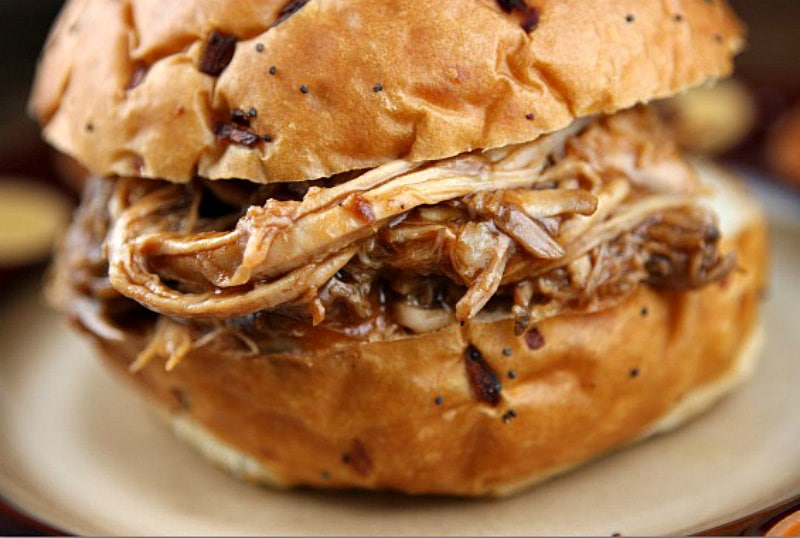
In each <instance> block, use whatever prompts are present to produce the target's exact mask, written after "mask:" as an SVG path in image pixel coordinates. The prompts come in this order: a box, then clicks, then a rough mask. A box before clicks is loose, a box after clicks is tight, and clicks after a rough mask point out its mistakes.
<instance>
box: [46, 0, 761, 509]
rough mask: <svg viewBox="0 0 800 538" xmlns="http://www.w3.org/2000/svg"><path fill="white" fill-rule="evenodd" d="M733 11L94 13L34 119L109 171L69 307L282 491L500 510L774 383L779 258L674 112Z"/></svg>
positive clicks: (461, 3) (162, 396) (550, 8)
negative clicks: (755, 363) (666, 122)
mask: <svg viewBox="0 0 800 538" xmlns="http://www.w3.org/2000/svg"><path fill="white" fill-rule="evenodd" d="M741 32H742V28H741V26H740V24H739V22H738V21H737V19H736V18H735V16H734V15H733V14H732V13H731V11H730V10H729V8H728V7H727V5H726V4H725V2H724V1H722V0H714V1H700V0H684V1H675V2H666V3H665V2H641V1H638V0H627V1H624V0H597V1H592V2H586V1H585V0H535V1H534V0H529V1H528V2H527V3H526V2H525V1H523V0H500V1H495V0H450V1H442V0H383V1H374V0H308V1H304V0H294V1H292V2H289V3H288V4H287V3H286V2H285V1H284V0H279V1H273V0H239V1H237V2H224V1H220V0H216V1H215V0H192V1H187V0H170V1H165V0H158V1H151V0H71V1H70V2H68V3H67V5H66V6H65V8H64V11H63V13H62V14H61V17H60V19H59V20H58V22H57V24H56V26H55V28H54V30H53V32H52V35H51V36H50V38H49V41H48V43H47V46H46V49H45V52H44V55H43V57H42V60H41V63H40V66H39V72H38V78H37V80H36V84H35V88H34V91H33V96H32V99H31V110H32V111H33V114H34V115H35V116H36V117H37V118H38V119H39V121H40V122H41V123H42V125H43V126H44V136H45V137H46V138H47V140H48V141H49V142H51V143H52V144H53V145H54V146H55V147H56V148H58V149H59V150H60V151H62V152H64V153H66V154H68V155H69V156H71V157H73V158H75V159H76V160H77V161H78V162H80V163H81V164H82V165H83V166H85V167H86V168H88V169H89V170H91V171H92V173H93V174H94V175H95V176H94V177H93V178H92V179H90V180H89V181H88V184H87V185H86V189H85V192H84V194H83V203H82V206H81V207H80V209H79V210H78V212H77V214H76V216H75V218H74V222H73V224H72V226H71V228H70V230H69V232H68V234H67V236H66V238H65V241H64V243H63V247H62V248H61V250H60V253H59V255H58V260H57V262H56V266H55V269H54V276H53V279H52V283H51V286H50V296H51V297H52V300H53V301H54V303H55V304H56V305H57V306H58V308H60V309H61V310H62V311H63V312H64V313H65V314H66V315H67V316H68V318H69V319H70V320H71V321H72V322H73V323H74V325H76V326H77V327H78V328H80V329H81V330H82V331H83V332H84V333H86V334H87V335H88V336H89V337H90V338H91V339H92V340H93V341H94V342H95V344H96V345H97V348H98V349H99V351H100V353H101V354H102V356H103V357H104V360H105V361H106V362H107V364H108V365H109V366H110V367H111V368H113V369H114V370H115V371H117V372H118V373H119V374H120V375H121V376H123V377H125V378H127V379H128V380H130V381H131V382H132V383H133V384H135V385H136V386H138V387H139V388H140V389H141V390H142V391H143V393H145V394H146V395H147V396H148V398H149V399H150V400H151V401H152V402H155V403H156V404H157V407H158V408H159V409H161V410H162V411H163V412H164V413H163V414H164V416H166V417H167V418H168V419H169V421H171V423H172V424H173V426H174V428H175V430H176V432H177V433H178V434H180V436H181V437H183V438H185V439H188V440H189V441H191V442H192V443H193V444H195V445H196V446H198V447H199V448H200V449H201V450H202V451H203V452H204V453H205V454H206V455H207V456H209V457H210V458H212V459H214V460H216V461H217V462H218V463H220V464H222V465H224V466H225V467H227V468H229V469H230V470H231V471H232V472H234V473H235V474H237V475H239V476H241V477H245V478H247V479H251V480H256V481H263V482H266V483H271V484H278V485H310V486H315V487H321V488H351V487H356V488H367V489H390V490H399V491H404V492H410V493H442V494H459V495H480V494H495V495H502V494H507V493H509V492H512V491H515V490H516V489H518V488H520V487H523V486H525V485H528V484H530V483H533V482H534V481H537V480H541V479H543V478H544V477H546V476H549V475H551V474H553V473H556V472H559V471H562V470H565V469H567V468H570V467H573V466H575V465H577V464H579V463H581V462H584V461H586V460H588V459H590V458H593V457H596V456H598V455H600V454H602V453H605V452H607V451H609V450H611V449H613V448H615V447H619V446H621V445H624V444H627V443H629V442H632V441H634V440H637V439H641V438H643V437H645V436H647V435H649V434H652V433H655V432H658V431H662V430H665V429H667V428H670V427H672V426H674V425H676V424H678V423H679V422H681V421H682V420H684V419H686V418H688V417H689V416H691V415H693V414H695V413H696V412H698V411H699V410H701V409H703V408H705V407H707V406H708V405H709V404H710V403H711V402H713V401H715V400H716V399H717V398H718V397H719V396H720V395H721V394H722V393H723V392H725V391H726V390H727V389H729V388H730V387H732V386H733V385H734V384H735V383H736V382H737V381H738V380H739V379H741V378H742V376H743V375H744V374H745V373H746V372H747V371H748V370H749V368H750V365H751V359H752V349H753V345H752V342H753V335H754V334H755V331H754V326H755V325H756V323H755V322H756V314H757V303H758V301H757V296H758V293H759V289H760V287H761V285H762V281H763V277H764V270H763V260H764V258H765V256H764V249H765V246H764V244H765V241H764V224H763V220H762V218H761V216H760V213H759V211H758V208H756V207H754V206H753V205H752V202H750V201H749V199H748V196H747V195H746V194H745V193H743V192H742V191H741V189H740V187H737V186H735V185H733V184H731V182H729V181H722V182H719V183H718V185H719V186H717V187H716V188H715V189H713V190H715V191H716V193H717V194H716V197H711V199H712V200H716V202H714V203H717V205H718V206H719V207H722V208H723V209H724V210H725V212H726V214H727V215H728V216H730V217H733V218H732V219H731V220H730V221H728V220H725V221H723V222H722V224H721V225H720V223H719V222H718V217H717V215H716V212H715V211H714V210H712V209H711V208H710V205H709V203H710V202H709V201H708V198H707V197H706V196H705V195H706V194H708V193H709V192H710V191H711V190H712V189H709V188H707V187H703V186H701V184H700V183H699V181H698V177H697V174H696V171H695V169H694V168H693V166H692V165H691V164H690V163H689V162H687V161H686V160H685V159H684V158H683V157H682V156H681V153H680V152H679V150H678V149H677V148H676V146H675V145H674V144H673V142H672V141H671V139H670V137H669V136H668V135H667V134H666V130H665V129H664V128H662V126H661V124H660V122H659V120H658V118H657V115H656V114H654V113H653V112H652V111H651V110H650V109H649V108H648V106H647V105H646V102H648V101H650V100H652V99H655V98H661V97H665V96H668V95H671V94H674V93H676V92H679V91H682V90H684V89H686V88H689V87H691V86H694V85H699V84H703V83H706V82H708V81H711V80H714V79H716V78H719V77H722V76H725V75H727V74H728V73H729V71H730V70H731V60H732V56H733V55H734V54H735V53H736V52H737V51H738V50H739V48H740V47H741V46H742V36H741Z"/></svg>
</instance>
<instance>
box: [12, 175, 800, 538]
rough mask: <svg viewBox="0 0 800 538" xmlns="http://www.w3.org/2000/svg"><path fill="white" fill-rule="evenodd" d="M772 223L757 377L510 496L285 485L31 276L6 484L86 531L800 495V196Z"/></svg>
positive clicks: (570, 529) (342, 528)
mask: <svg viewBox="0 0 800 538" xmlns="http://www.w3.org/2000/svg"><path fill="white" fill-rule="evenodd" d="M765 185H766V184H757V185H756V186H757V193H758V195H759V196H760V197H762V198H763V199H764V200H765V203H766V204H767V205H768V207H769V208H770V214H771V219H772V221H773V232H772V243H773V255H774V258H773V280H772V289H771V292H770V293H769V297H768V300H767V302H766V305H765V323H766V329H767V343H766V348H765V351H764V354H763V359H762V363H761V366H760V368H759V369H758V371H757V373H756V375H755V377H754V378H753V379H752V381H751V382H750V383H749V384H748V385H746V386H745V387H743V388H742V389H741V390H739V391H738V392H736V393H735V394H733V395H732V396H730V397H728V398H726V399H725V400H724V401H723V402H722V403H721V404H719V405H718V406H717V407H716V408H714V409H713V410H712V411H711V412H710V413H708V414H706V415H704V416H702V417H701V418H700V419H698V420H697V421H695V422H693V423H691V424H689V425H688V426H686V427H684V428H683V429H681V430H679V431H677V432H675V433H673V434H670V435H667V436H663V437H658V438H656V439H653V440H651V441H648V442H646V443H644V444H640V445H637V446H634V447H632V448H629V449H627V450H624V451H622V452H618V453H616V454H614V455H612V456H609V457H606V458H603V459H602V460H600V461H597V462H595V463H593V464H591V465H588V466H585V467H583V468H581V469H579V470H578V471H576V472H573V473H571V474H568V475H566V476H564V477H561V478H558V479H555V480H553V481H551V482H548V483H546V484H544V485H542V486H540V487H538V488H536V489H534V490H532V491H530V492H528V493H525V494H523V495H521V496H518V497H515V498H512V499H509V500H504V501H466V500H452V499H441V498H408V497H402V496H398V495H389V494H368V493H321V492H312V491H288V492H279V491H272V490H266V489H259V488H257V487H253V486H249V485H246V484H242V483H239V482H236V481H234V480H233V479H230V478H228V477H227V476H226V475H224V474H223V473H222V472H221V471H218V470H217V469H216V468H214V467H212V466H210V465H208V464H207V463H206V462H205V461H204V460H202V459H201V458H200V457H199V456H198V455H197V454H195V453H194V452H192V451H191V450H190V449H188V448H186V447H184V446H183V445H182V444H180V443H178V442H177V441H175V440H174V439H173V437H172V435H171V433H170V432H169V431H168V430H167V428H166V427H165V426H163V425H162V424H161V422H160V421H158V420H156V419H155V418H154V417H153V416H151V415H150V412H149V411H148V410H147V409H146V408H144V407H143V406H142V405H141V404H140V402H139V401H138V400H137V399H136V397H135V396H134V395H133V394H131V393H129V392H128V390H127V387H123V386H122V385H121V384H120V383H119V382H118V381H117V380H116V379H113V378H112V377H110V375H109V374H107V373H106V372H105V370H103V369H102V368H101V366H100V364H99V362H98V361H96V360H95V359H94V358H93V357H92V352H91V350H90V348H89V346H88V345H87V344H86V343H85V342H84V341H83V340H82V339H81V338H79V337H78V336H76V335H75V334H73V333H72V332H71V331H69V330H68V329H67V328H66V327H64V326H63V324H62V323H61V322H60V321H59V320H58V318H57V316H56V315H55V314H53V313H52V312H50V311H49V310H48V309H47V308H46V307H45V306H44V305H43V301H42V300H41V298H40V296H39V295H38V293H36V291H35V290H28V291H27V292H20V293H19V294H18V295H17V297H16V299H10V300H6V301H5V302H4V303H0V305H4V307H3V308H2V316H0V493H1V494H2V495H3V496H5V497H6V498H7V499H9V500H11V501H12V502H13V503H15V504H16V505H17V506H19V507H21V508H22V509H23V510H25V511H27V512H29V513H30V514H32V515H33V516H34V517H36V518H38V519H40V520H42V521H44V522H46V523H48V524H50V525H55V526H56V527H59V528H61V529H63V530H65V531H68V532H72V533H78V534H182V535H202V534H215V535H218V534H250V535H253V534H282V535H290V534H317V535H323V534H338V535H343V534H346V535H355V534H384V533H388V534H394V535H400V534H470V535H479V534H504V535H513V534H524V535H533V534H549V535H553V534H580V535H610V534H612V533H616V532H620V533H623V534H626V535H630V534H639V535H641V534H675V533H685V532H691V531H693V530H699V529H702V528H705V527H709V526H713V525H715V524H719V523H722V522H725V521H729V520H731V519H733V518H735V517H738V516H741V515H744V514H747V513H750V512H753V511H755V510H756V509H759V508H763V507H765V506H767V505H769V504H771V503H774V502H776V501H779V500H781V499H784V498H787V497H789V496H791V495H795V494H797V493H800V384H798V380H800V353H798V350H800V315H799V314H800V198H798V197H797V196H795V195H793V194H788V193H785V192H782V191H778V190H775V189H773V188H772V187H767V186H765Z"/></svg>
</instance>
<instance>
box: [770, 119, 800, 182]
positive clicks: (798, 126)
mask: <svg viewBox="0 0 800 538" xmlns="http://www.w3.org/2000/svg"><path fill="white" fill-rule="evenodd" d="M767 160H768V162H769V164H770V166H771V167H772V169H773V170H774V171H775V172H777V173H778V174H780V176H781V177H783V178H784V179H786V180H788V181H790V182H791V183H792V184H793V185H794V186H796V187H800V106H798V107H796V108H795V109H794V110H792V111H791V112H789V113H788V114H787V115H786V117H784V118H783V119H782V120H781V122H780V123H779V124H778V125H777V127H776V128H775V130H774V131H773V132H772V134H771V135H770V139H769V141H768V142H767Z"/></svg>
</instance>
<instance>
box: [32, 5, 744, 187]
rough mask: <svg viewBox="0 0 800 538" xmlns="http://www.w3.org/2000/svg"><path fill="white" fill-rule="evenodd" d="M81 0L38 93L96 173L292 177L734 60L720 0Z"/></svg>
mask: <svg viewBox="0 0 800 538" xmlns="http://www.w3.org/2000/svg"><path fill="white" fill-rule="evenodd" d="M525 2H526V0H496V1H495V0H450V1H442V0H382V1H375V0H292V1H288V0H238V1H237V2H223V1H220V0H70V1H69V2H68V3H67V4H66V6H65V8H64V10H63V12H62V14H61V16H60V18H59V20H58V21H57V23H56V25H55V27H54V29H53V31H52V34H51V36H50V38H49V40H48V43H47V45H46V49H45V51H44V53H43V57H42V59H41V62H40V66H39V72H38V76H37V79H36V82H35V86H34V89H33V95H32V97H31V101H30V109H31V112H32V113H33V114H34V115H35V116H36V117H37V118H38V120H39V121H40V122H41V123H42V124H43V125H44V127H45V128H44V133H45V137H46V138H47V140H48V141H49V142H50V143H52V144H53V145H54V146H56V147H57V148H58V149H60V150H61V151H63V152H64V153H67V154H68V155H70V156H72V157H74V158H75V159H77V160H78V161H79V162H80V163H81V164H83V165H84V166H86V167H87V168H88V169H90V170H91V171H92V172H94V173H97V174H102V175H115V174H116V175H122V176H142V177H153V178H163V179H169V180H172V181H178V182H185V181H189V180H191V179H192V178H194V177H196V176H200V177H204V178H209V179H223V178H245V179H249V180H251V181H255V182H261V183H268V182H275V181H297V180H306V179H314V178H319V177H327V176H331V175H333V174H336V173H340V172H346V171H350V170H357V169H364V168H370V167H374V166H378V165H380V164H382V163H385V162H388V161H391V160H394V159H408V160H412V161H424V160H432V159H441V158H445V157H449V156H452V155H456V154H459V153H462V152H465V151H470V150H472V149H476V148H492V147H500V146H505V145H508V144H514V143H519V142H525V141H529V140H532V139H535V138H537V137H538V136H540V135H542V134H544V133H549V132H553V131H556V130H559V129H562V128H564V127H565V126H567V125H569V124H570V123H571V122H572V121H573V120H574V119H575V118H579V117H582V116H588V115H592V114H598V113H612V112H614V111H617V110H620V109H624V108H628V107H631V106H633V105H635V104H637V103H640V102H646V101H649V100H652V99H656V98H660V97H666V96H669V95H672V94H674V93H676V92H679V91H681V90H684V89H686V88H689V87H691V86H695V85H698V84H702V83H704V82H707V81H709V80H712V79H715V78H718V77H722V76H725V75H727V74H729V72H730V71H731V68H732V57H733V55H734V54H735V53H736V52H737V51H739V49H740V48H741V46H742V44H743V38H742V32H743V29H742V25H741V24H740V23H739V21H738V20H737V19H736V17H735V15H734V14H733V13H732V11H731V10H730V9H729V7H728V6H727V4H726V3H725V2H724V1H723V0H683V1H681V0H673V1H671V2H657V1H652V2H642V1H641V0H592V1H591V2H587V1H586V0H527V5H526V3H525Z"/></svg>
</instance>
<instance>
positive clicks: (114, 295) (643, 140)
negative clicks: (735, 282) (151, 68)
mask: <svg viewBox="0 0 800 538" xmlns="http://www.w3.org/2000/svg"><path fill="white" fill-rule="evenodd" d="M698 189H699V187H698V184H697V180H696V178H695V176H694V173H693V171H692V169H691V167H690V165H689V164H688V163H686V161H685V160H684V159H683V158H682V157H681V155H680V153H679V152H678V150H677V149H676V147H675V146H674V144H673V143H672V142H671V140H669V138H668V136H667V135H666V134H665V133H664V131H663V130H662V128H661V126H660V124H659V123H658V121H657V119H656V118H655V116H654V115H653V114H652V113H651V111H650V110H648V109H646V108H639V109H635V110H632V111H628V112H624V113H620V114H615V115H613V116H608V117H601V118H596V119H593V120H581V121H577V122H576V123H574V124H573V125H572V126H570V127H568V128H567V129H564V130H563V131H559V132H557V133H554V134H551V135H548V136H544V137H541V138H539V139H537V140H535V141H533V142H530V143H525V144H521V145H516V146H510V147H505V148H501V149H494V150H488V151H474V152H471V153H467V154H463V155H460V156H457V157H454V158H451V159H447V160H442V161H436V162H426V163H411V162H406V161H395V162H391V163H388V164H386V165H384V166H381V167H378V168H375V169H372V170H369V171H365V172H363V173H359V174H354V173H349V174H343V175H341V176H336V177H333V178H328V179H326V180H319V181H311V182H303V183H290V184H286V183H282V184H270V185H255V184H252V183H249V182H244V181H225V182H211V181H202V180H197V181H195V182H194V183H192V184H189V185H176V184H171V183H167V182H160V181H154V180H146V179H128V178H122V179H115V180H104V179H99V178H96V179H93V180H91V181H90V183H89V185H88V186H87V190H86V192H85V194H84V200H83V203H82V206H81V208H80V210H79V213H78V215H77V217H76V219H75V221H74V224H73V226H72V228H71V230H70V232H69V234H68V237H67V240H66V241H65V246H64V248H63V252H62V262H61V264H60V267H59V270H58V272H57V275H56V279H55V284H56V285H55V286H54V289H57V295H59V296H60V297H59V299H58V300H59V302H61V303H62V305H63V306H64V307H65V308H66V309H68V310H70V311H71V313H72V314H73V317H75V318H76V319H77V320H79V322H80V323H81V324H82V325H83V326H84V327H86V328H87V329H89V330H90V331H92V332H94V333H96V334H98V335H100V336H103V337H106V338H120V337H121V333H122V332H123V331H129V330H130V327H131V325H132V324H137V323H138V324H139V325H140V326H142V327H143V329H142V330H143V331H145V332H152V326H153V323H154V322H155V319H156V316H155V315H153V314H151V313H152V312H156V313H159V314H162V316H160V317H158V322H157V327H156V330H155V333H154V334H155V335H156V336H155V337H154V338H151V339H150V345H149V346H148V347H147V349H145V351H144V352H142V354H140V360H139V361H137V363H141V364H143V363H145V362H146V361H147V360H149V358H150V357H151V356H156V355H167V356H168V357H171V358H172V359H173V360H172V361H171V362H172V363H174V362H175V361H176V360H179V358H180V357H181V356H182V355H183V354H185V353H186V352H187V351H188V350H189V349H190V348H191V347H192V346H195V347H196V346H198V345H205V344H207V343H209V342H210V341H211V340H213V339H215V338H218V337H221V336H222V335H227V336H228V337H230V336H231V335H233V336H234V337H235V338H236V339H238V341H239V342H240V343H241V345H242V347H243V349H244V350H245V351H251V352H257V351H259V350H263V348H264V344H263V341H264V340H265V338H266V336H265V335H268V334H269V333H270V327H275V326H284V325H285V323H290V324H292V326H312V325H313V326H318V327H319V328H320V329H327V330H331V331H335V332H338V333H343V334H346V335H348V336H350V337H358V338H386V337H391V336H395V335H399V334H404V333H409V332H413V333H421V332H427V331H431V330H436V329H438V328H441V327H443V326H445V325H447V324H449V323H452V322H454V321H457V322H466V321H468V320H470V319H473V318H475V317H476V316H479V314H481V313H482V312H484V314H482V315H490V314H491V315H497V314H498V313H499V314H501V315H509V316H513V318H514V319H515V322H516V329H517V331H518V332H519V333H522V332H523V331H525V330H526V329H527V328H528V327H529V326H531V325H532V324H534V323H537V322H539V321H541V320H543V319H546V318H548V317H552V316H557V315H560V314H564V313H589V312H594V311H597V310H600V309H603V308H607V307H609V306H611V305H613V304H615V303H617V302H619V301H620V300H622V299H624V298H625V297H627V296H628V295H630V294H631V293H632V292H633V291H634V290H635V289H636V287H637V286H638V285H640V284H641V283H647V284H649V285H652V286H657V287H663V288H674V289H686V288H699V287H702V286H704V285H706V284H708V283H710V282H712V281H716V280H719V279H721V278H723V277H724V276H725V275H726V274H727V273H728V272H729V271H730V270H731V269H732V267H733V265H734V258H733V255H732V254H731V255H727V256H722V255H721V254H720V252H719V250H718V242H719V232H718V229H717V227H716V222H715V217H714V215H713V214H712V213H710V212H709V211H708V210H707V209H705V208H703V207H702V206H700V205H698V203H697V196H698ZM139 305H141V306H139ZM142 307H144V308H142Z"/></svg>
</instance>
